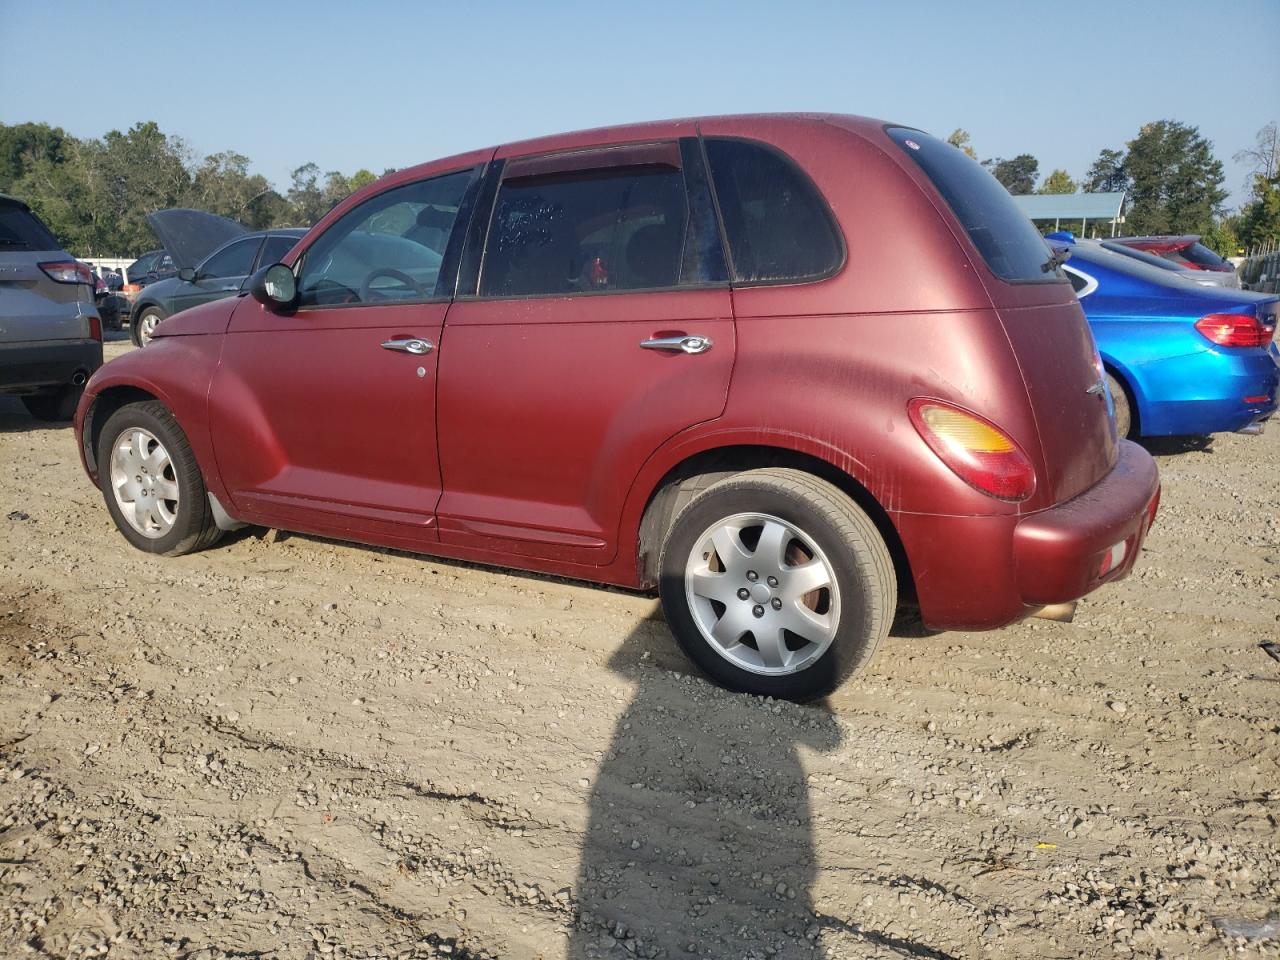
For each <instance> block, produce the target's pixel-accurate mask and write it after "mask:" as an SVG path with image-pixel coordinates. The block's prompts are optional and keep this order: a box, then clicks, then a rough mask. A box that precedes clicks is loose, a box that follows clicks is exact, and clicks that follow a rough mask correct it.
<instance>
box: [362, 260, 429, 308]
mask: <svg viewBox="0 0 1280 960" xmlns="http://www.w3.org/2000/svg"><path fill="white" fill-rule="evenodd" d="M379 277H391V279H393V280H399V281H400V282H401V283H406V284H408V285H409V286H411V287H413V289H414V290H415V291H417V294H418V296H420V297H422V299H423V300H427V299H429V298H430V297H431V294H430V293H428V292H427V288H426V287H424V286H423V285H422V284H420V283H419V282H418V281H417V280H415V279H413V277H411V276H409V275H408V274H407V273H405V272H404V271H402V270H396V269H394V268H392V267H379V268H378V269H377V270H374V271H373V272H372V273H370V274H369V275H368V276H367V277H365V278H364V282H363V283H361V284H360V302H361V303H367V302H368V301H369V297H370V295H371V294H372V293H373V289H372V285H373V281H375V280H377V279H378V278H379Z"/></svg>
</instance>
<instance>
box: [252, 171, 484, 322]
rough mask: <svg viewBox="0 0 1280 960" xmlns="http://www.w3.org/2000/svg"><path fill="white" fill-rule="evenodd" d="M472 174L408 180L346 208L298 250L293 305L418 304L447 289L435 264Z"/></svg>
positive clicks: (444, 293) (445, 293)
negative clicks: (300, 255)
mask: <svg viewBox="0 0 1280 960" xmlns="http://www.w3.org/2000/svg"><path fill="white" fill-rule="evenodd" d="M476 173H477V170H476V169H475V168H473V169H470V170H461V171H459V172H457V173H450V174H446V175H444V176H442V177H435V178H433V179H431V180H422V181H419V182H417V183H407V184H405V185H404V186H401V187H396V188H394V189H392V190H387V191H385V192H384V193H380V194H378V195H377V196H374V197H370V198H369V199H368V200H366V201H365V202H364V203H362V204H360V205H359V206H357V207H355V208H353V209H351V210H349V211H348V212H347V213H346V214H344V215H343V216H342V218H341V219H339V220H338V221H337V222H336V223H334V224H333V225H332V226H331V227H329V229H328V230H326V231H325V232H324V234H323V235H322V236H321V237H320V238H319V239H318V240H316V242H315V243H314V244H312V245H311V247H310V248H308V250H307V252H306V253H305V254H304V255H303V259H302V265H301V269H300V271H299V275H298V302H299V304H300V305H301V306H337V305H342V304H352V305H354V304H362V303H363V304H370V303H412V302H419V303H420V302H422V301H424V300H432V299H436V298H438V297H447V296H450V295H451V291H449V290H447V289H444V288H445V287H446V286H447V278H445V277H442V276H441V271H440V265H441V263H442V262H443V260H444V254H445V249H446V247H447V246H448V243H449V238H450V236H451V235H452V233H453V226H454V221H456V220H457V218H458V209H459V207H460V206H461V205H462V201H463V197H464V196H465V195H466V192H467V188H468V187H469V186H470V185H471V183H472V182H473V181H474V180H475V176H476ZM295 242H296V241H293V240H290V243H289V246H290V247H291V246H293V243H295ZM286 249H287V248H286ZM264 262H265V261H264Z"/></svg>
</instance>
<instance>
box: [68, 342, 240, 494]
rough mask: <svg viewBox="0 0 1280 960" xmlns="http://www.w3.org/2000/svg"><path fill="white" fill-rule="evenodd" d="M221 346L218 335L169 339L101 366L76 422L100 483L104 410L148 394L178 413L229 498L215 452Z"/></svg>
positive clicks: (208, 477)
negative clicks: (214, 404)
mask: <svg viewBox="0 0 1280 960" xmlns="http://www.w3.org/2000/svg"><path fill="white" fill-rule="evenodd" d="M221 348H222V338H221V337H218V336H203V337H202V336H190V337H169V338H165V339H157V340H155V341H153V342H152V343H151V345H150V346H148V347H147V348H146V350H133V351H130V352H129V353H126V354H123V355H121V356H119V357H116V358H115V359H114V360H111V361H109V362H108V363H105V364H103V366H101V367H99V368H98V371H97V372H96V373H95V374H94V375H93V376H92V377H91V378H90V379H89V382H88V383H87V384H86V385H85V390H84V395H83V396H82V397H81V398H80V404H79V406H78V407H77V408H76V415H75V420H74V427H75V432H76V440H77V444H76V445H77V447H78V448H79V452H80V462H81V464H82V465H83V467H84V470H85V473H86V474H87V475H88V477H89V479H90V480H92V481H93V482H94V483H97V481H98V471H97V464H96V462H95V451H94V450H93V441H94V435H95V432H96V430H97V429H98V428H99V427H100V426H101V421H100V420H99V419H98V417H99V415H100V413H101V412H102V410H104V409H107V410H114V409H115V408H116V407H117V406H118V405H119V402H120V401H123V402H129V400H130V399H132V398H137V399H141V398H142V397H141V395H142V394H145V395H147V396H150V397H154V398H155V399H156V400H159V401H160V402H161V403H163V404H164V405H165V406H166V407H167V408H168V409H169V412H170V413H172V414H173V416H174V419H175V420H177V421H178V425H179V426H180V427H182V430H183V432H184V433H185V434H186V436H187V442H188V443H190V444H191V452H192V453H193V454H195V458H196V463H197V464H199V466H200V472H201V474H202V475H203V477H204V482H205V486H206V487H207V488H208V489H209V491H210V492H211V493H213V494H214V496H216V497H218V498H219V499H224V498H225V495H226V491H225V490H224V489H223V486H222V482H221V478H220V476H219V474H218V469H217V461H216V459H215V458H214V456H213V441H212V437H211V436H210V433H209V419H208V408H209V385H210V383H211V382H212V380H213V373H214V371H215V370H216V369H217V367H218V362H219V358H220V356H221ZM100 404H104V405H105V406H102V407H100ZM108 415H109V413H108Z"/></svg>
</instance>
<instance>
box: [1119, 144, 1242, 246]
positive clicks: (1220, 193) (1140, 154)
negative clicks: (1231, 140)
mask: <svg viewBox="0 0 1280 960" xmlns="http://www.w3.org/2000/svg"><path fill="white" fill-rule="evenodd" d="M1128 146H1129V151H1128V156H1127V157H1126V159H1125V172H1126V173H1127V174H1128V176H1129V179H1130V181H1131V184H1132V185H1131V188H1130V200H1131V205H1130V209H1129V213H1128V214H1127V217H1126V219H1127V221H1128V223H1127V227H1128V230H1129V231H1130V232H1131V233H1134V234H1158V233H1199V234H1204V233H1207V232H1209V231H1210V230H1212V229H1213V227H1214V225H1215V223H1216V222H1217V220H1218V218H1219V216H1220V214H1221V212H1222V204H1223V201H1225V200H1226V199H1227V192H1226V191H1225V190H1223V189H1222V181H1223V179H1224V177H1223V172H1222V161H1221V160H1219V159H1217V158H1216V157H1215V156H1214V155H1213V144H1212V143H1210V142H1209V141H1208V140H1206V139H1205V138H1204V137H1202V136H1200V131H1199V130H1198V129H1197V128H1196V127H1193V126H1189V125H1188V124H1184V123H1179V122H1178V121H1176V120H1157V121H1155V122H1154V123H1148V124H1146V125H1145V126H1143V128H1142V129H1141V130H1140V131H1139V132H1138V135H1137V136H1136V137H1135V138H1134V139H1133V140H1131V141H1129V145H1128Z"/></svg>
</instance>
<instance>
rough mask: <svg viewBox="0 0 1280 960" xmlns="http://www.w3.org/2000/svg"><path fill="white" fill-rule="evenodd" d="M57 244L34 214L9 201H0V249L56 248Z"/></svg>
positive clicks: (57, 247)
mask: <svg viewBox="0 0 1280 960" xmlns="http://www.w3.org/2000/svg"><path fill="white" fill-rule="evenodd" d="M59 248H60V247H59V244H58V241H57V240H56V239H54V236H53V234H52V233H50V232H49V230H48V228H46V227H45V225H44V224H43V223H41V222H40V221H39V219H37V218H36V215H35V214H34V213H32V212H31V211H29V210H24V209H23V208H22V207H16V206H14V205H13V204H10V203H0V250H57V249H59Z"/></svg>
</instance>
